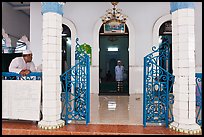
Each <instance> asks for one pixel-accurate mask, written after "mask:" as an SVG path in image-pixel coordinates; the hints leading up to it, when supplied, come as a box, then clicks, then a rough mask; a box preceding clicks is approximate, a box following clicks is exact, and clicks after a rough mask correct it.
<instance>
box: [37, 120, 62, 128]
mask: <svg viewBox="0 0 204 137" xmlns="http://www.w3.org/2000/svg"><path fill="white" fill-rule="evenodd" d="M63 126H65V121H63V120H57V121H54V122H48V121H44V120H42V121H40V122H39V123H38V128H41V129H44V130H53V129H58V128H61V127H63Z"/></svg>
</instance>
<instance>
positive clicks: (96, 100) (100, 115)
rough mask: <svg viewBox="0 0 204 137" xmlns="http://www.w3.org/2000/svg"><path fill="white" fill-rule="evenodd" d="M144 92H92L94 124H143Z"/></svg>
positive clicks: (91, 112)
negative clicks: (105, 94)
mask: <svg viewBox="0 0 204 137" xmlns="http://www.w3.org/2000/svg"><path fill="white" fill-rule="evenodd" d="M142 100H143V98H142V94H130V96H98V94H91V101H90V103H91V110H90V114H91V120H90V123H92V124H99V123H100V124H117V125H142V115H143V111H142Z"/></svg>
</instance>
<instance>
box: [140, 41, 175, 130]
mask: <svg viewBox="0 0 204 137" xmlns="http://www.w3.org/2000/svg"><path fill="white" fill-rule="evenodd" d="M169 46H170V45H169V43H168V40H167V39H165V37H164V39H163V42H162V44H161V45H160V46H159V47H158V48H156V47H153V48H152V50H153V52H152V53H150V54H148V55H147V56H145V57H144V85H143V86H144V87H143V88H144V89H143V91H144V94H143V125H144V127H146V124H147V123H160V124H162V123H165V124H166V127H168V124H169V123H170V122H172V121H173V115H172V109H171V106H172V104H173V103H174V96H173V94H170V92H171V91H172V87H173V83H174V79H175V77H174V76H173V75H172V74H171V73H169V72H168V71H169V68H167V67H168V66H169V61H170V47H169ZM167 63H168V64H167Z"/></svg>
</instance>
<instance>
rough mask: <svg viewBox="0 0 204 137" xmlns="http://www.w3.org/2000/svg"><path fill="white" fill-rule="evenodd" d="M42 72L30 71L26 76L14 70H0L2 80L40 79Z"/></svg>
mask: <svg viewBox="0 0 204 137" xmlns="http://www.w3.org/2000/svg"><path fill="white" fill-rule="evenodd" d="M41 79H42V72H31V73H30V74H28V75H26V76H22V75H21V74H18V73H15V72H2V80H41Z"/></svg>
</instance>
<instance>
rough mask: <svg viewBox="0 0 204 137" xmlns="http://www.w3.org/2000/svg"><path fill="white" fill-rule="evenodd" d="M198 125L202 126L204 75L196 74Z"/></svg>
mask: <svg viewBox="0 0 204 137" xmlns="http://www.w3.org/2000/svg"><path fill="white" fill-rule="evenodd" d="M195 76H196V123H197V124H198V125H200V126H202V73H196V75H195Z"/></svg>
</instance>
